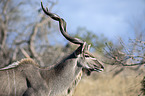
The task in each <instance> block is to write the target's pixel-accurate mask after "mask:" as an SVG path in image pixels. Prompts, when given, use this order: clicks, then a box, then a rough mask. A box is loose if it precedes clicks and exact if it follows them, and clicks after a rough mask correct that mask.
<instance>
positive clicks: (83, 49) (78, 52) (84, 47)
mask: <svg viewBox="0 0 145 96" xmlns="http://www.w3.org/2000/svg"><path fill="white" fill-rule="evenodd" d="M86 46H87V43H86V42H84V43H83V44H82V45H80V46H79V47H78V48H77V50H76V51H75V54H76V55H79V54H81V53H83V52H84V51H85V50H86Z"/></svg>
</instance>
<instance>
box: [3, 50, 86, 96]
mask: <svg viewBox="0 0 145 96" xmlns="http://www.w3.org/2000/svg"><path fill="white" fill-rule="evenodd" d="M79 51H81V47H79V48H78V49H77V50H76V51H75V52H73V53H72V54H71V55H69V56H68V57H67V58H65V59H63V60H62V61H61V62H60V63H58V64H56V66H54V67H53V68H51V69H49V68H48V70H46V69H44V68H42V69H41V68H39V67H38V65H37V64H36V63H35V62H34V60H32V59H23V60H21V61H20V62H19V65H17V66H15V67H13V68H10V69H5V70H1V71H0V84H1V87H0V96H66V95H68V94H71V91H72V90H74V88H75V86H76V85H77V84H78V82H79V81H80V79H81V75H80V74H81V72H82V68H83V67H81V66H80V65H79V64H80V63H85V59H84V61H83V62H82V60H80V59H83V57H82V56H83V55H82V54H81V52H79ZM78 53H79V54H78ZM76 54H77V55H76ZM81 55H82V56H81ZM83 66H85V64H84V65H83ZM77 80H78V81H77Z"/></svg>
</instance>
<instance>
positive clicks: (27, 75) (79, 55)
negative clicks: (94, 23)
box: [0, 2, 104, 96]
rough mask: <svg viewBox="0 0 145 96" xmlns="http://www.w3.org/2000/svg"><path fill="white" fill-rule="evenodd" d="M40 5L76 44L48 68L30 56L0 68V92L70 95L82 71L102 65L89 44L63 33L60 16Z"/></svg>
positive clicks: (26, 95)
mask: <svg viewBox="0 0 145 96" xmlns="http://www.w3.org/2000/svg"><path fill="white" fill-rule="evenodd" d="M41 7H42V10H43V11H44V13H45V14H46V15H48V16H49V17H51V18H52V19H53V20H55V21H58V22H59V28H60V32H61V33H62V35H63V36H64V37H65V38H66V39H67V40H68V41H70V42H72V43H74V44H78V45H79V47H78V48H77V49H76V50H75V51H74V52H73V53H72V54H70V55H68V56H67V57H66V58H64V59H63V60H61V61H60V62H59V63H57V64H54V66H52V67H51V68H50V67H41V66H39V64H37V63H36V62H35V61H34V60H33V59H30V58H26V59H22V60H20V61H17V62H14V63H13V64H11V65H9V66H7V67H4V68H1V69H0V96H68V95H69V96H70V95H72V92H73V90H74V88H75V87H76V85H77V84H78V82H79V81H80V80H81V77H82V71H84V72H85V73H86V74H87V75H90V74H91V72H92V71H96V72H100V71H102V70H103V69H104V67H103V65H102V63H101V61H99V60H97V59H96V58H95V57H94V56H93V55H92V54H91V53H90V52H89V48H90V45H88V44H87V43H86V42H84V41H82V40H80V39H78V38H73V37H71V36H70V35H69V34H68V33H67V31H66V22H65V20H64V19H62V18H60V17H59V16H58V15H56V14H53V13H50V12H49V11H48V9H45V8H44V7H43V4H42V2H41ZM48 64H49V62H48Z"/></svg>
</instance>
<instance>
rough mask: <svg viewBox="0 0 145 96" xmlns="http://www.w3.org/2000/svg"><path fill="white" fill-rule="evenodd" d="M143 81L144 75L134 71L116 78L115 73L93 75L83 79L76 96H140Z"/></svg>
mask: <svg viewBox="0 0 145 96" xmlns="http://www.w3.org/2000/svg"><path fill="white" fill-rule="evenodd" d="M126 73H127V74H126ZM142 79H143V74H141V75H138V73H137V72H135V71H133V70H125V71H123V72H122V73H120V74H119V75H117V76H115V77H113V72H102V73H93V74H92V75H91V76H89V77H88V76H84V77H83V79H82V80H81V82H80V83H79V85H78V87H77V88H76V90H75V94H74V96H139V94H140V92H141V91H140V89H141V80H142ZM141 96H142V95H141Z"/></svg>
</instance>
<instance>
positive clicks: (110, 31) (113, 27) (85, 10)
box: [45, 0, 145, 40]
mask: <svg viewBox="0 0 145 96" xmlns="http://www.w3.org/2000/svg"><path fill="white" fill-rule="evenodd" d="M45 2H46V3H47V1H45ZM53 12H54V13H57V14H58V15H59V16H60V17H63V18H64V19H65V20H66V22H67V30H68V32H69V33H70V34H72V33H73V32H76V30H77V28H78V27H86V28H87V29H88V30H90V31H92V32H94V33H96V34H104V35H105V36H106V37H107V38H109V39H111V40H117V39H118V37H123V38H125V39H126V38H128V37H131V36H132V35H131V34H133V33H131V31H132V30H131V26H130V24H129V22H130V21H132V20H135V19H138V18H141V17H143V13H144V15H145V0H59V1H58V4H57V5H56V6H55V7H54V8H53ZM73 34H74V33H73ZM127 34H129V35H127Z"/></svg>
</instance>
